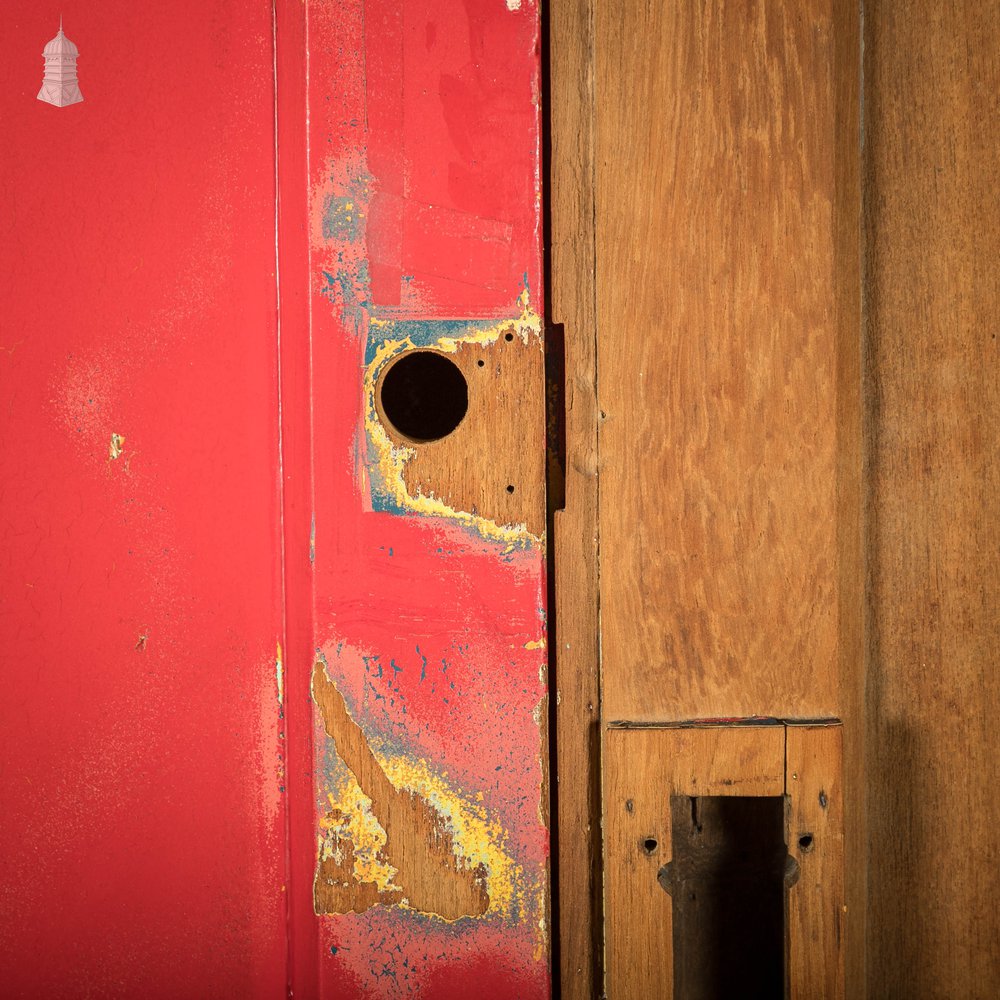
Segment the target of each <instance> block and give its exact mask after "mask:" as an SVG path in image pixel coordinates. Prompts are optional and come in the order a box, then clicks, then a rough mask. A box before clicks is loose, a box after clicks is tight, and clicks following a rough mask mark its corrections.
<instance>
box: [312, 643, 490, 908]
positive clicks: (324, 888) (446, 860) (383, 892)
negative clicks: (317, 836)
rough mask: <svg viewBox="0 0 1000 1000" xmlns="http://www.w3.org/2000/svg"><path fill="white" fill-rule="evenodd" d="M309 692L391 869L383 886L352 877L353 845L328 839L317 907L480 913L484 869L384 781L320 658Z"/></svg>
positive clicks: (418, 801) (435, 819) (436, 817)
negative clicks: (401, 906) (365, 802)
mask: <svg viewBox="0 0 1000 1000" xmlns="http://www.w3.org/2000/svg"><path fill="white" fill-rule="evenodd" d="M312 693H313V700H314V701H315V702H316V704H317V706H318V707H319V710H320V712H321V714H322V717H323V725H324V728H325V729H326V732H327V735H328V736H330V738H331V739H332V740H333V741H334V742H335V744H336V747H337V753H338V754H339V755H340V757H341V759H342V760H343V761H344V763H345V764H346V765H347V767H348V768H350V770H351V772H352V773H353V775H354V777H355V779H356V780H357V782H358V785H359V786H360V787H361V790H362V792H363V793H364V794H365V795H366V796H367V797H368V798H369V799H370V800H371V812H372V814H373V815H374V817H375V819H376V820H377V821H378V823H379V825H380V826H381V828H382V830H383V831H384V832H385V838H386V839H385V843H384V845H383V846H382V848H381V851H380V852H379V853H380V856H381V858H382V859H383V860H384V861H385V862H386V863H388V864H389V865H391V866H392V867H393V868H395V869H396V875H395V877H394V879H393V884H392V885H390V886H386V887H379V886H378V885H377V884H375V883H372V882H362V881H359V880H358V879H357V878H356V877H355V874H354V852H353V845H351V844H350V842H349V841H344V842H340V843H338V844H336V845H334V846H335V849H334V850H333V851H332V852H329V853H328V854H327V855H326V856H324V857H321V858H320V859H319V863H318V865H317V871H316V879H315V882H314V904H315V908H316V910H317V912H319V913H347V912H350V911H355V912H360V911H362V910H366V909H368V908H370V907H371V906H374V905H376V904H378V903H385V904H390V905H392V904H396V903H405V904H406V905H408V906H409V907H411V908H413V909H415V910H420V911H421V912H423V913H431V914H436V915H438V916H440V917H443V918H444V919H445V920H457V919H459V918H460V917H475V916H482V914H484V913H485V912H486V911H487V909H489V905H490V898H489V893H488V892H487V889H486V871H485V869H484V868H483V866H482V865H478V866H475V867H471V866H469V865H467V864H466V863H465V862H464V861H463V860H462V859H461V858H460V857H458V855H457V854H456V853H455V849H454V842H453V838H452V836H451V833H450V832H449V831H448V829H447V826H446V824H445V822H444V819H443V818H442V817H441V815H440V814H439V813H438V812H437V811H436V810H435V809H434V808H433V806H431V805H430V804H429V803H428V802H426V801H425V800H424V799H422V798H420V796H418V795H413V794H411V793H410V792H408V791H405V790H402V789H399V788H396V787H395V785H393V784H392V782H391V781H390V780H389V778H388V777H387V775H386V773H385V771H384V770H383V769H382V766H381V765H380V764H379V762H378V760H377V759H376V758H375V755H374V754H373V753H372V751H371V748H370V747H369V746H368V741H367V740H366V739H365V735H364V732H363V731H362V730H361V727H360V726H359V725H358V724H357V723H356V722H355V721H354V719H352V718H351V715H350V713H349V712H348V709H347V705H346V704H345V702H344V699H343V696H342V695H341V694H340V692H339V691H338V690H337V687H336V685H335V684H334V683H333V681H331V680H330V678H329V677H328V676H327V673H326V670H325V669H324V667H323V664H322V663H321V662H317V663H316V664H315V666H314V668H313V681H312ZM332 819H334V820H335V819H336V817H332Z"/></svg>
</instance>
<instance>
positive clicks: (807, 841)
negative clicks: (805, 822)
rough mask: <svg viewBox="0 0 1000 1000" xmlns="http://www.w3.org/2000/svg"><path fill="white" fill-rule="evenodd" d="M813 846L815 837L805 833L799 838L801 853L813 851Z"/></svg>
mask: <svg viewBox="0 0 1000 1000" xmlns="http://www.w3.org/2000/svg"><path fill="white" fill-rule="evenodd" d="M812 845H813V835H812V834H811V833H804V834H802V836H801V837H799V850H800V851H811V850H812Z"/></svg>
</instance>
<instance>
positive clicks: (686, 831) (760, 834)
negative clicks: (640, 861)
mask: <svg viewBox="0 0 1000 1000" xmlns="http://www.w3.org/2000/svg"><path fill="white" fill-rule="evenodd" d="M670 816H671V846H672V860H671V861H670V863H669V864H667V865H664V866H663V868H661V869H660V873H659V882H660V884H661V885H662V886H663V888H664V889H666V891H667V892H669V893H670V895H671V897H672V900H673V904H672V905H673V948H674V994H673V995H674V997H675V1000H717V998H719V1000H721V998H728V997H736V996H739V997H768V998H780V997H783V996H784V988H785V987H784V980H785V899H786V892H787V889H786V873H787V868H788V860H787V859H788V850H787V847H786V844H785V839H784V836H785V834H784V824H785V800H784V798H783V797H782V796H768V797H749V796H747V797H743V796H704V797H693V796H688V795H674V796H671V800H670Z"/></svg>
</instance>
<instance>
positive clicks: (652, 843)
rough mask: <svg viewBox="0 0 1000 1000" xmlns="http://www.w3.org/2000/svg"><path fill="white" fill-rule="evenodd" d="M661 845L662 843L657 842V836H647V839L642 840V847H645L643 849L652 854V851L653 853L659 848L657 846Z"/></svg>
mask: <svg viewBox="0 0 1000 1000" xmlns="http://www.w3.org/2000/svg"><path fill="white" fill-rule="evenodd" d="M659 846H660V845H659V844H658V843H657V841H656V838H655V837H647V838H646V839H645V840H644V841H643V842H642V849H643V850H644V851H645V852H646V853H647V854H652V853H653V851H655V850H656V849H657V847H659Z"/></svg>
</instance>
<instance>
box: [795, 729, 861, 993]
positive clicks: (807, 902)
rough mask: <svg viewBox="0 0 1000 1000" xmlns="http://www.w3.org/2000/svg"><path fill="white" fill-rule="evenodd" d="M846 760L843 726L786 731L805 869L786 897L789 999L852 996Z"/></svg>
mask: <svg viewBox="0 0 1000 1000" xmlns="http://www.w3.org/2000/svg"><path fill="white" fill-rule="evenodd" d="M842 758H843V727H842V726H839V725H835V726H788V727H786V730H785V775H786V788H787V794H788V826H787V842H788V852H789V854H790V855H791V856H792V857H793V858H794V859H795V861H796V862H797V863H798V866H799V877H798V881H797V882H796V883H795V885H794V886H792V888H791V889H790V890H789V893H788V944H789V953H788V986H789V997H790V998H791V1000H812V998H814V997H825V998H829V1000H833V998H836V997H844V996H845V995H848V994H845V992H844V974H845V965H844V963H845V951H846V941H847V934H846V925H847V922H848V912H847V907H846V905H845V902H844V791H843V789H844V783H843V780H842V778H841V774H842V771H843V759H842ZM850 995H853V994H850Z"/></svg>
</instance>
